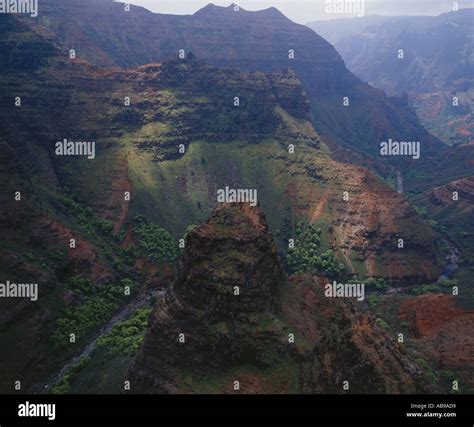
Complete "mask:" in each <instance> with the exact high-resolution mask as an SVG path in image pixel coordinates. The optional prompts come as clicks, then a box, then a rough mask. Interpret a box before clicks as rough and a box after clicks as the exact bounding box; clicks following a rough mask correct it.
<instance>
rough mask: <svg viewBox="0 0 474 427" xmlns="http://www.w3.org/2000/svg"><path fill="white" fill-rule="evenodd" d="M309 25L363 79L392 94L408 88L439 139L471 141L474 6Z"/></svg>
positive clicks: (427, 124) (454, 141) (473, 97)
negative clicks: (426, 14) (430, 14)
mask: <svg viewBox="0 0 474 427" xmlns="http://www.w3.org/2000/svg"><path fill="white" fill-rule="evenodd" d="M307 25H308V26H309V27H310V28H312V29H314V30H315V31H317V32H318V33H320V34H321V35H323V36H324V37H325V38H327V39H328V40H329V41H330V42H331V43H333V44H334V46H335V47H336V49H337V50H338V52H339V53H340V54H341V56H342V57H343V58H344V60H345V62H346V65H347V67H348V68H349V69H350V70H351V71H352V72H354V73H355V74H356V75H357V76H359V77H361V78H362V79H363V80H364V81H367V82H368V83H369V84H371V85H373V86H375V87H378V88H380V89H383V90H385V92H387V93H388V94H389V95H391V96H400V95H401V94H403V93H404V92H408V94H409V98H410V103H411V104H412V105H414V107H415V108H416V111H417V113H418V116H419V117H420V119H421V121H422V123H423V124H424V125H425V126H426V127H427V128H428V129H429V130H430V131H432V132H433V133H434V134H435V135H437V136H438V137H439V138H440V139H442V140H443V141H445V142H447V143H449V144H452V145H454V144H459V143H468V142H470V141H472V135H473V131H474V129H473V126H474V124H473V122H474V120H473V113H472V111H473V108H474V87H473V86H474V9H461V10H459V11H453V12H449V13H445V14H442V15H439V16H400V17H381V16H367V17H364V18H355V19H339V20H334V21H320V22H312V23H309V24H307ZM399 50H403V56H404V57H403V59H399V58H398V55H399V53H398V52H399ZM455 98H456V100H455ZM456 103H457V104H458V105H454V104H456Z"/></svg>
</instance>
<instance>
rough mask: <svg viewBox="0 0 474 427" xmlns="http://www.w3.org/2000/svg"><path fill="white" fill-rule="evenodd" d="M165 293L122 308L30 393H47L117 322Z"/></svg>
mask: <svg viewBox="0 0 474 427" xmlns="http://www.w3.org/2000/svg"><path fill="white" fill-rule="evenodd" d="M164 293H165V292H164V291H153V292H149V293H146V294H144V295H141V296H138V298H137V299H135V300H134V301H132V302H131V303H130V304H128V305H126V306H125V307H123V308H122V310H120V311H119V312H118V313H117V314H116V315H115V316H114V317H112V319H110V320H109V321H108V322H107V323H106V324H105V325H104V326H102V328H101V329H100V331H99V332H98V334H97V335H96V336H95V337H94V338H93V340H92V341H90V342H89V343H88V344H86V346H85V347H84V348H83V349H82V351H81V352H80V353H79V354H77V355H76V356H74V357H73V358H72V359H70V360H69V361H68V362H66V364H65V365H64V366H63V367H62V368H61V369H60V370H59V371H58V372H56V373H55V374H52V375H51V376H50V377H49V379H48V380H47V382H45V383H42V384H35V385H33V386H32V387H31V388H30V390H29V391H30V393H34V394H45V393H48V391H49V389H50V388H51V387H52V386H54V385H55V384H57V383H58V382H59V381H60V380H61V379H62V378H63V376H64V375H65V374H66V373H67V372H68V371H69V369H71V368H72V367H73V366H74V365H75V364H77V363H78V362H79V361H80V360H81V359H82V358H83V357H87V356H89V355H90V354H91V353H92V351H93V350H94V348H95V346H96V344H97V341H98V340H99V339H100V338H102V337H103V336H104V335H107V334H108V333H109V332H110V331H111V330H112V328H113V327H114V326H115V325H116V324H117V323H119V322H122V321H123V320H125V319H127V318H128V317H129V316H130V315H131V314H132V313H133V312H134V311H136V310H138V309H139V308H141V307H143V306H145V305H146V304H148V303H149V302H150V300H151V299H152V298H160V297H161V296H162V295H163V294H164Z"/></svg>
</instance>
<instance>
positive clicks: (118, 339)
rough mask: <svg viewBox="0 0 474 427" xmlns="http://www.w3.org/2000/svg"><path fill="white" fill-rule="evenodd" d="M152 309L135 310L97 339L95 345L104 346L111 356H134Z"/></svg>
mask: <svg viewBox="0 0 474 427" xmlns="http://www.w3.org/2000/svg"><path fill="white" fill-rule="evenodd" d="M151 311H152V309H151V308H150V307H146V308H141V309H139V310H137V311H136V312H135V314H134V316H133V317H132V318H130V319H128V320H125V321H123V322H121V323H118V324H117V325H115V326H114V327H113V329H112V331H111V332H110V333H108V334H107V335H105V336H103V337H102V338H100V339H99V340H98V341H97V347H104V348H106V350H107V351H108V352H109V353H110V354H111V355H113V356H119V355H122V356H134V355H135V354H136V353H137V351H138V349H139V348H140V345H141V343H142V341H143V337H144V333H145V330H146V327H147V325H148V318H149V317H150V313H151Z"/></svg>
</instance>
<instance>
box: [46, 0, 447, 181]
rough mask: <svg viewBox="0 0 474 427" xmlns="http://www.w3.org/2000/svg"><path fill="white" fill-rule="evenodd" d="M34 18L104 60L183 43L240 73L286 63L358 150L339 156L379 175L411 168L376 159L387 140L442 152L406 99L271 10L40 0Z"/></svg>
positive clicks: (316, 111) (144, 55)
mask: <svg viewBox="0 0 474 427" xmlns="http://www.w3.org/2000/svg"><path fill="white" fill-rule="evenodd" d="M39 20H40V22H41V23H42V24H44V25H45V26H46V27H47V28H48V29H50V30H51V31H52V32H53V33H54V34H56V35H57V37H58V38H59V39H60V40H61V41H62V43H63V44H64V46H65V48H66V49H69V48H75V49H77V51H78V55H79V56H80V57H82V58H85V59H86V60H88V61H90V62H91V63H93V64H98V65H101V66H112V65H115V66H120V67H131V66H138V65H143V64H147V63H152V62H158V61H164V60H169V59H175V58H177V56H178V52H179V51H180V50H181V49H182V50H184V51H185V52H186V53H188V52H190V51H192V52H193V53H194V54H195V55H196V56H197V57H198V58H199V59H202V60H205V61H206V62H207V63H210V64H212V65H215V66H218V67H229V68H234V69H238V70H242V71H265V72H273V71H281V70H283V69H286V68H288V67H291V68H293V69H294V70H295V71H296V72H297V75H298V77H299V79H300V80H301V81H302V83H303V85H304V87H305V90H306V92H307V94H308V97H309V99H310V102H311V114H312V119H313V122H314V124H315V125H316V128H317V130H318V131H319V133H320V134H321V135H322V136H323V137H324V138H325V139H326V140H327V141H328V142H329V143H330V144H336V145H337V146H339V145H340V146H343V147H346V148H349V149H351V150H353V151H355V152H356V153H358V154H359V156H344V155H343V153H339V151H338V150H336V149H335V148H336V145H334V149H335V152H336V153H337V154H338V155H340V158H341V159H345V160H349V161H351V162H352V163H359V164H363V165H364V166H370V167H373V168H374V170H376V171H377V172H379V173H381V174H384V175H385V174H386V173H387V170H386V166H387V164H386V163H389V164H390V163H394V164H398V166H399V167H402V166H403V167H411V166H413V165H412V162H409V161H408V162H400V159H396V158H395V159H393V158H390V159H387V158H385V159H381V158H380V155H379V149H380V147H379V144H380V142H381V141H385V140H387V139H388V138H392V139H394V140H397V141H405V140H407V138H409V140H412V141H420V142H421V144H422V147H423V148H422V150H423V155H425V156H428V155H432V154H433V153H434V152H437V151H443V146H442V144H439V143H438V141H437V140H436V139H435V138H433V137H431V136H430V135H429V134H428V133H427V132H426V131H425V130H424V128H423V127H422V126H421V125H420V123H419V121H418V118H417V117H416V114H415V113H414V111H413V110H412V109H410V108H409V106H408V105H407V103H406V100H405V101H404V100H402V99H390V98H388V97H387V96H386V95H385V94H384V93H383V92H382V91H381V90H377V89H374V88H372V87H370V86H369V85H367V84H365V83H363V82H362V81H361V80H359V79H358V78H357V77H355V76H354V75H353V74H352V73H351V72H350V71H349V70H348V69H347V68H346V67H345V65H344V62H343V60H342V59H341V57H340V56H339V54H338V53H337V52H336V50H335V49H334V48H333V47H332V46H331V45H330V44H329V43H328V42H326V41H325V40H324V39H322V38H321V37H320V36H318V35H317V34H316V33H315V32H313V31H312V30H310V29H309V28H307V27H305V26H302V25H298V24H295V23H293V22H291V21H290V20H289V19H287V18H286V17H285V16H284V15H282V14H281V13H280V12H279V11H278V10H277V9H275V8H270V9H267V10H263V11H259V12H248V11H245V10H244V9H242V8H240V9H239V10H238V11H236V10H235V9H234V7H233V6H229V7H227V8H224V7H218V6H214V5H212V4H210V5H208V6H206V7H205V8H203V9H201V10H200V11H198V12H197V13H195V14H194V15H192V16H172V15H160V14H153V13H151V12H149V11H147V10H145V9H142V8H138V7H133V6H132V8H131V10H130V11H128V12H125V11H124V7H123V5H122V4H114V3H112V1H97V0H87V1H86V2H75V1H74V0H67V1H63V2H61V4H57V3H56V2H54V1H51V0H45V1H44V2H43V4H42V11H41V17H40V18H39ZM125 34H126V37H125V36H124V35H125ZM292 54H294V58H293V57H291V58H290V56H291V55H292ZM344 97H348V98H349V102H350V104H349V106H344V105H343V98H344ZM370 159H372V160H370ZM374 161H375V164H374Z"/></svg>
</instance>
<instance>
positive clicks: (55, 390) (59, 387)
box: [50, 357, 91, 394]
mask: <svg viewBox="0 0 474 427" xmlns="http://www.w3.org/2000/svg"><path fill="white" fill-rule="evenodd" d="M90 360H91V359H90V357H83V358H82V359H81V360H79V362H77V363H76V364H75V365H74V366H72V367H71V368H70V369H69V371H68V372H67V373H66V374H65V375H64V376H63V377H62V378H61V380H60V381H59V382H58V383H57V384H55V385H54V386H53V387H52V388H51V392H50V393H51V394H66V393H69V392H70V391H71V384H70V382H71V379H72V378H73V377H74V376H75V375H77V374H79V373H80V372H81V371H82V370H83V369H84V367H85V366H86V365H88V363H89V362H90Z"/></svg>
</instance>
